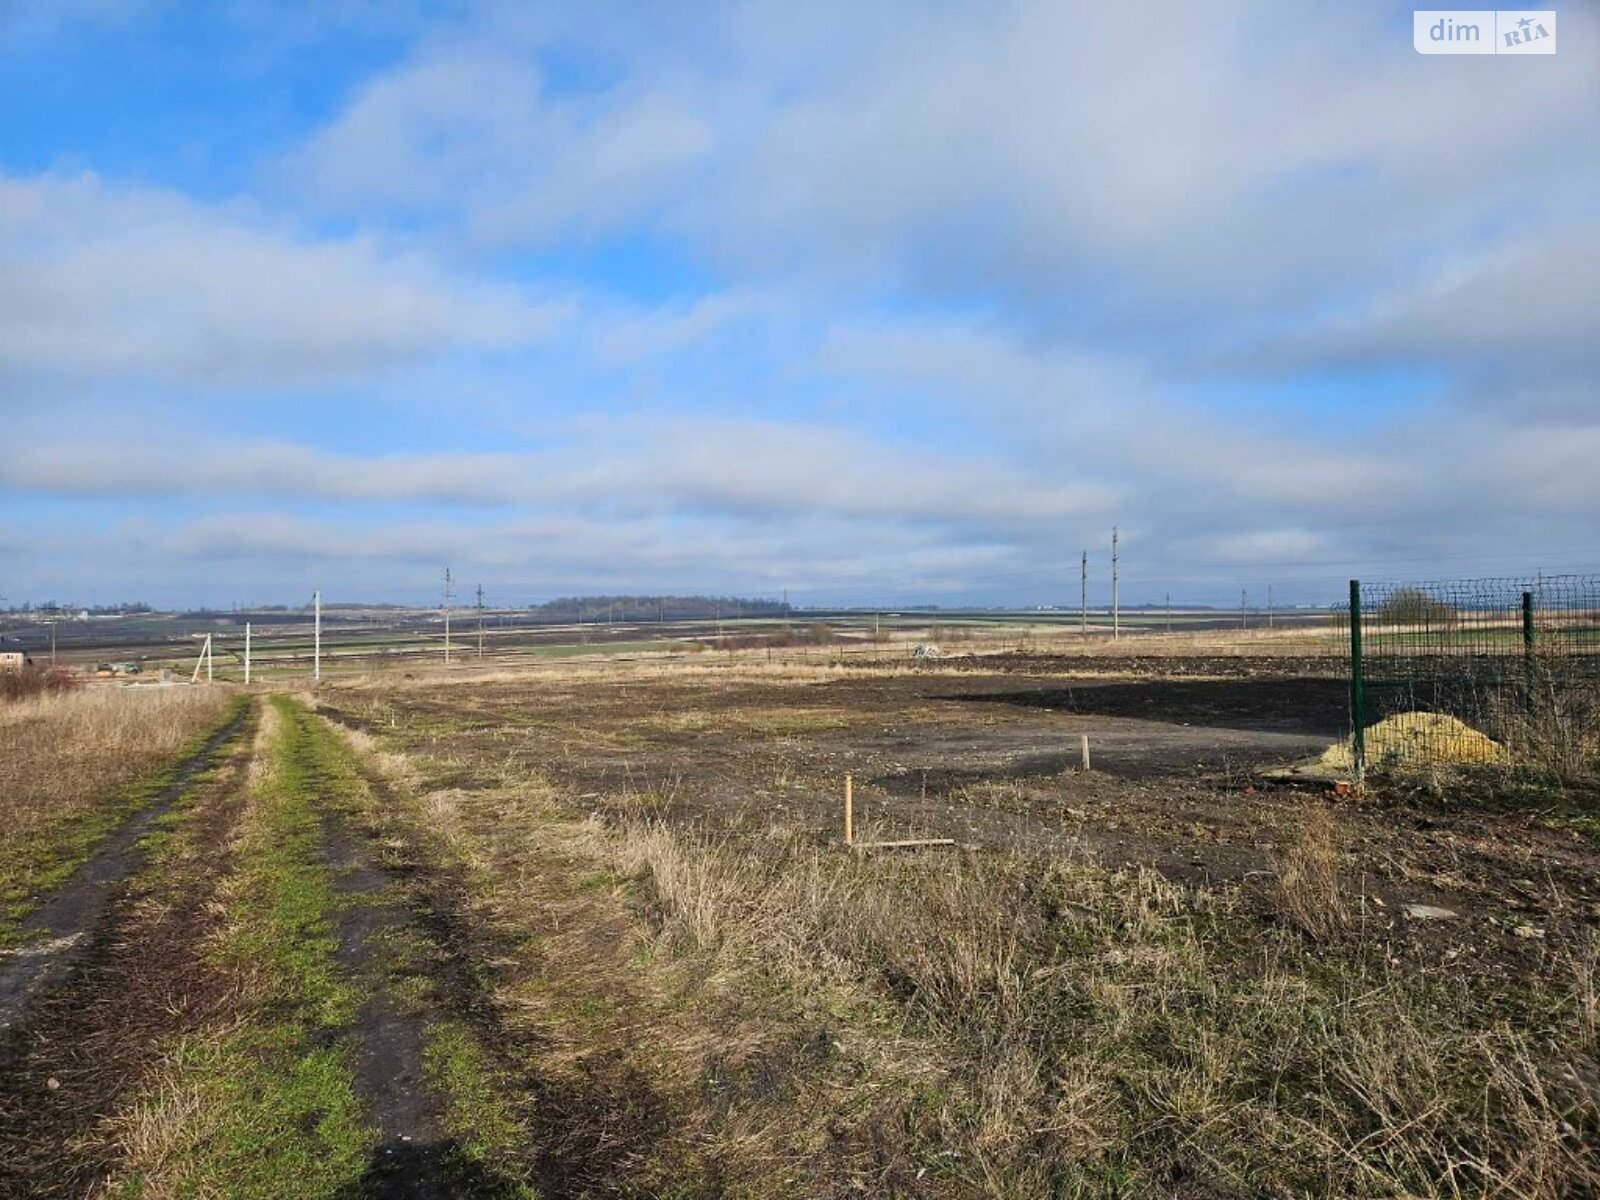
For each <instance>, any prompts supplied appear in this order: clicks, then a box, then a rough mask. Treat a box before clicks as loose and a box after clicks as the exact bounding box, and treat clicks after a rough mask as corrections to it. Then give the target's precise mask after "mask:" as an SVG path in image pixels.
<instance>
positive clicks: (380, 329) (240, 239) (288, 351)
mask: <svg viewBox="0 0 1600 1200" xmlns="http://www.w3.org/2000/svg"><path fill="white" fill-rule="evenodd" d="M567 308H568V306H567V305H566V304H564V303H557V302H550V301H542V302H541V301H534V300H530V299H529V298H527V297H526V296H524V295H522V294H521V293H519V292H518V291H516V290H514V289H512V288H510V287H507V286H504V285H500V284H496V283H492V282H487V281H483V280H472V281H468V280H463V279H459V278H454V277H452V276H450V275H449V274H447V273H446V272H444V271H442V270H441V269H440V268H439V267H437V266H436V265H435V264H433V263H432V262H430V261H429V260H428V259H427V258H425V257H423V256H421V255H417V254H410V253H400V252H395V251H392V250H389V249H388V248H386V247H385V246H384V245H383V244H382V243H380V242H378V241H377V240H375V239H373V238H370V237H364V236H352V237H343V238H317V237H310V236H305V235H301V234H297V233H295V232H293V231H291V230H286V229H283V228H281V227H278V226H276V225H274V224H272V223H269V222H265V221H262V220H259V219H256V218H253V217H252V216H251V215H249V214H247V213H244V212H242V211H235V210H233V209H215V208H206V207H203V206H200V205H197V204H194V203H193V202H191V201H188V200H186V199H185V198H183V197H181V196H179V195H177V194H175V193H171V192H166V191H161V190H158V189H151V188H136V187H115V186H109V185H107V184H105V183H103V182H102V181H101V180H100V179H98V178H97V177H95V176H93V175H77V176H72V177H63V176H57V175H43V176H36V177H32V178H24V179H18V178H6V177H3V176H0V368H10V369H12V370H41V371H49V372H60V373H63V374H70V375H79V376H85V375H87V376H103V377H111V378H117V379H128V378H145V379H156V380H164V381H169V382H183V383H191V384H211V385H223V386H235V385H246V386H271V385H279V384H288V385H294V384H302V383H311V382H325V381H328V380H335V379H341V378H346V377H349V376H352V375H360V374H365V373H370V372H373V371H379V370H386V369H390V368H392V367H394V366H395V365H397V364H401V363H406V362H413V361H417V360H420V359H425V358H427V357H430V356H432V355H436V354H440V353H444V352H446V351H450V350H456V349H466V350H477V351H489V352H494V351H506V350H513V349H516V348H518V347H521V346H525V345H528V344H530V343H533V342H537V341H540V340H543V339H544V338H546V337H548V336H549V334H550V333H551V332H552V331H553V330H554V329H555V328H556V326H557V325H558V324H559V323H560V321H561V320H562V319H563V318H564V317H565V315H566V312H567Z"/></svg>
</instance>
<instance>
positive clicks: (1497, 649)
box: [1338, 575, 1600, 778]
mask: <svg viewBox="0 0 1600 1200" xmlns="http://www.w3.org/2000/svg"><path fill="white" fill-rule="evenodd" d="M1353 605H1358V606H1359V613H1360V628H1359V637H1358V638H1355V637H1352V636H1351V633H1352V631H1351V607H1352V606H1353ZM1338 622H1339V632H1340V635H1341V638H1342V641H1343V643H1344V644H1345V645H1346V646H1347V647H1349V649H1350V655H1349V657H1348V659H1347V662H1348V663H1349V666H1350V671H1351V676H1352V684H1353V685H1354V684H1356V683H1357V682H1358V681H1359V684H1360V686H1359V687H1357V686H1352V689H1351V691H1352V701H1351V720H1352V749H1353V752H1354V754H1355V755H1356V757H1358V758H1359V759H1361V760H1363V762H1364V765H1365V766H1366V767H1379V768H1383V767H1408V766H1430V765H1447V764H1495V765H1503V766H1511V767H1521V768H1530V769H1534V770H1539V771H1545V772H1549V773H1552V774H1556V775H1559V776H1561V777H1564V778H1577V777H1584V776H1592V775H1595V774H1597V773H1600V576H1597V575H1562V576H1546V577H1536V578H1532V579H1515V578H1503V579H1466V580H1454V581H1449V582H1438V583H1366V582H1362V583H1360V584H1357V585H1352V599H1351V605H1345V606H1342V607H1341V609H1340V610H1339V613H1338Z"/></svg>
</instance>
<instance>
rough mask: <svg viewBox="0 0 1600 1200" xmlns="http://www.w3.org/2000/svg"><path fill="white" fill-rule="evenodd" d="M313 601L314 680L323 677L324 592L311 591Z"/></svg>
mask: <svg viewBox="0 0 1600 1200" xmlns="http://www.w3.org/2000/svg"><path fill="white" fill-rule="evenodd" d="M311 603H312V606H313V607H314V608H315V610H316V616H315V618H314V624H313V625H312V629H313V630H314V632H313V634H312V642H311V678H312V680H313V682H314V681H316V680H319V679H321V678H322V593H321V592H320V591H316V592H312V593H311Z"/></svg>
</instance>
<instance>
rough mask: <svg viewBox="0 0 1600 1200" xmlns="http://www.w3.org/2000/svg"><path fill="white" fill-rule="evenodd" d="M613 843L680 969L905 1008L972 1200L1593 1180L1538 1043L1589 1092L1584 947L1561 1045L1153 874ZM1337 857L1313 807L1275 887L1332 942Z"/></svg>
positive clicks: (1593, 1100)
mask: <svg viewBox="0 0 1600 1200" xmlns="http://www.w3.org/2000/svg"><path fill="white" fill-rule="evenodd" d="M607 836H608V838H609V844H610V846H611V847H612V852H613V853H614V855H615V856H616V861H617V863H618V865H619V867H621V868H623V869H627V870H631V871H634V872H637V873H639V874H640V875H641V876H642V877H643V878H645V879H646V880H647V881H648V883H649V886H650V887H651V889H652V890H653V892H654V894H655V896H656V898H657V909H658V912H659V913H660V920H661V936H662V937H663V938H664V939H666V940H667V941H668V943H669V944H671V945H674V946H675V947H677V949H678V950H679V952H680V953H683V954H686V955H690V956H700V957H708V958H710V959H712V960H713V961H716V962H718V963H719V965H720V967H721V969H722V970H724V971H725V972H730V973H737V972H738V971H740V970H743V971H746V972H750V971H756V970H765V971H770V972H773V973H775V974H777V975H778V976H779V977H781V978H782V979H784V980H785V981H786V982H787V984H788V986H790V987H792V988H796V989H799V990H801V991H802V992H805V991H816V990H819V989H820V990H825V991H827V992H829V993H830V994H832V995H834V996H836V997H837V996H840V995H845V996H856V997H858V1004H859V1005H860V1007H859V1008H858V1010H857V1017H858V1019H860V1015H861V1014H862V1013H866V1012H869V1011H871V1001H872V1000H873V999H874V998H876V999H877V1000H878V1001H879V1002H881V1001H882V1000H885V999H887V1000H891V1001H892V1002H893V1003H895V1004H896V1005H898V1006H899V1007H900V1008H901V1009H902V1011H903V1012H904V1014H905V1019H906V1021H907V1022H908V1024H907V1025H906V1026H905V1027H904V1028H905V1030H906V1031H907V1033H908V1034H910V1035H912V1036H910V1037H907V1038H905V1039H902V1041H901V1042H900V1044H899V1045H898V1046H897V1047H896V1049H897V1051H898V1052H899V1053H900V1054H915V1055H918V1056H925V1061H928V1062H932V1063H936V1064H938V1067H939V1074H940V1080H939V1083H938V1086H937V1087H935V1088H934V1089H933V1090H932V1092H931V1093H929V1094H930V1096H933V1097H937V1099H936V1100H933V1101H931V1102H929V1103H928V1104H927V1105H926V1106H925V1108H924V1109H923V1111H922V1112H921V1113H920V1114H919V1115H920V1121H918V1122H916V1123H914V1125H913V1128H914V1129H915V1131H916V1132H917V1133H918V1134H920V1135H922V1136H924V1137H927V1138H928V1139H929V1143H928V1144H929V1145H930V1146H934V1145H936V1146H939V1147H942V1148H943V1150H942V1151H941V1152H940V1153H947V1154H948V1155H949V1157H948V1158H946V1159H945V1160H944V1162H943V1163H942V1165H943V1166H944V1167H945V1168H946V1169H947V1170H948V1171H949V1174H950V1178H951V1179H952V1181H958V1182H959V1183H960V1184H961V1185H962V1186H963V1187H974V1188H976V1189H977V1190H978V1191H980V1192H981V1193H982V1194H987V1195H1018V1196H1020V1195H1041V1194H1067V1195H1071V1194H1082V1195H1101V1194H1107V1193H1117V1194H1121V1192H1122V1191H1123V1190H1126V1191H1127V1192H1128V1193H1129V1194H1155V1193H1156V1192H1161V1193H1162V1194H1167V1192H1168V1189H1172V1190H1175V1191H1177V1192H1180V1193H1182V1194H1190V1193H1197V1194H1241V1193H1242V1194H1253V1195H1262V1194H1267V1195H1276V1194H1291V1193H1292V1194H1297V1195H1299V1194H1320V1195H1339V1196H1345V1195H1394V1194H1407V1195H1413V1196H1457V1195H1462V1194H1474V1195H1477V1194H1499V1195H1521V1196H1551V1197H1554V1196H1558V1195H1569V1194H1573V1190H1574V1189H1578V1190H1581V1189H1583V1188H1585V1187H1595V1186H1600V1161H1597V1160H1596V1158H1595V1157H1594V1156H1593V1155H1592V1154H1591V1153H1590V1152H1589V1150H1588V1149H1587V1148H1586V1145H1585V1143H1584V1137H1585V1136H1586V1134H1585V1133H1584V1132H1583V1131H1585V1130H1587V1131H1591V1132H1592V1131H1593V1130H1594V1129H1595V1128H1596V1127H1597V1126H1596V1121H1597V1120H1600V1096H1596V1095H1594V1094H1592V1093H1588V1092H1586V1091H1585V1089H1584V1088H1583V1087H1582V1086H1572V1085H1569V1084H1565V1083H1563V1082H1562V1079H1563V1076H1562V1075H1561V1073H1560V1072H1559V1071H1552V1070H1551V1049H1550V1048H1551V1037H1552V1033H1558V1034H1561V1035H1565V1038H1564V1040H1563V1042H1562V1043H1561V1044H1562V1045H1563V1049H1562V1050H1561V1051H1560V1052H1559V1054H1558V1056H1557V1057H1558V1059H1560V1060H1561V1061H1563V1062H1570V1063H1573V1064H1576V1070H1577V1073H1578V1075H1581V1076H1583V1077H1586V1078H1591V1079H1592V1078H1594V1071H1595V1064H1594V1061H1593V1043H1592V1036H1591V1037H1590V1040H1589V1041H1588V1042H1587V1044H1586V1045H1584V1044H1582V1043H1579V1044H1574V1041H1573V1040H1572V1039H1571V1037H1570V1034H1571V1032H1572V1031H1573V1030H1577V1031H1579V1032H1580V1034H1581V1033H1582V1031H1583V1030H1585V1029H1588V1028H1590V1027H1591V1026H1592V1022H1593V995H1594V963H1593V961H1592V955H1591V956H1590V958H1589V959H1582V960H1574V961H1573V963H1572V964H1571V968H1572V970H1573V971H1574V973H1575V978H1576V979H1577V981H1578V983H1577V986H1576V987H1574V988H1573V989H1572V990H1571V991H1570V992H1564V991H1560V990H1558V989H1556V988H1554V986H1553V987H1552V991H1551V992H1550V994H1549V995H1548V996H1546V997H1545V998H1543V999H1542V1000H1541V1002H1540V1003H1549V1004H1552V1005H1555V1006H1557V1007H1558V1009H1559V1011H1560V1013H1561V1014H1562V1015H1561V1017H1560V1021H1559V1022H1558V1024H1557V1026H1556V1027H1555V1028H1554V1029H1541V1028H1532V1027H1528V1028H1517V1027H1514V1026H1512V1025H1510V1024H1508V1023H1505V1022H1503V1021H1496V1020H1493V1019H1490V1018H1485V1017H1484V1016H1483V1014H1481V1013H1480V1012H1478V1011H1476V1008H1475V1005H1474V1003H1473V1001H1472V999H1471V998H1470V997H1468V996H1466V995H1463V994H1459V993H1457V994H1454V995H1451V996H1447V997H1440V996H1438V995H1436V994H1434V992H1433V991H1432V989H1430V988H1428V987H1427V986H1426V984H1425V983H1424V982H1423V981H1422V980H1419V979H1416V978H1414V977H1408V976H1407V975H1406V974H1405V973H1403V972H1394V973H1390V972H1388V971H1386V970H1383V969H1381V968H1380V969H1379V973H1378V974H1376V975H1374V974H1372V973H1371V971H1372V969H1373V964H1371V963H1357V962H1350V963H1348V964H1345V963H1341V962H1339V961H1338V960H1329V959H1327V958H1326V957H1325V953H1324V952H1323V951H1320V950H1312V949H1310V948H1308V947H1306V946H1305V945H1304V944H1302V943H1299V942H1297V941H1295V940H1287V941H1285V940H1281V939H1276V938H1274V937H1272V935H1271V934H1270V933H1269V932H1267V931H1264V930H1262V929H1261V927H1260V926H1259V925H1258V924H1256V923H1255V922H1254V920H1253V919H1252V918H1249V917H1248V916H1246V915H1245V914H1244V913H1242V912H1241V911H1239V909H1238V908H1237V903H1236V901H1237V897H1236V896H1233V895H1230V894H1228V893H1225V892H1224V893H1212V892H1208V891H1202V890H1192V889H1186V888H1181V887H1177V886H1175V885H1173V884H1171V883H1168V882H1167V881H1165V880H1163V879H1162V878H1161V877H1159V876H1157V875H1154V874H1152V873H1149V872H1138V873H1127V872H1114V871H1106V870H1102V869H1101V868H1099V867H1097V866H1095V865H1094V864H1092V863H1088V862H1075V863H1069V862H1061V861H1046V860H1034V859H1030V858H1027V857H1026V856H1022V855H996V856H982V857H974V858H970V859H967V860H964V861H960V862H958V863H954V864H952V863H950V862H949V861H948V860H946V859H939V860H937V861H930V862H919V861H917V860H914V859H908V858H883V859H878V860H863V859H860V858H858V857H853V856H851V857H845V856H840V855H836V854H832V853H829V852H827V851H823V850H819V849H818V848H817V847H816V846H815V845H807V844H806V843H804V842H803V841H799V840H797V841H792V842H788V843H785V842H784V841H783V840H782V839H768V840H767V842H766V852H765V853H760V852H756V851H754V849H753V848H752V847H751V846H748V845H744V846H739V847H734V846H732V845H730V844H729V843H727V842H726V841H722V840H699V839H696V838H694V837H693V836H685V835H684V834H683V833H681V832H679V831H674V830H671V829H668V828H667V827H665V826H662V825H659V824H652V825H637V824H634V825H624V826H621V827H619V828H617V829H615V830H612V831H609V833H608V835H607ZM1332 861H1333V852H1332V833H1331V823H1330V822H1329V821H1328V820H1327V817H1326V814H1325V813H1323V814H1321V815H1320V816H1313V817H1311V819H1310V820H1309V821H1308V822H1307V825H1306V831H1305V833H1304V835H1303V837H1302V845H1300V846H1297V847H1296V848H1295V849H1294V850H1293V851H1292V852H1291V855H1290V860H1289V863H1288V864H1287V866H1286V871H1285V876H1286V885H1285V898H1286V902H1287V903H1290V904H1292V905H1293V906H1294V911H1295V914H1296V919H1297V920H1298V921H1300V922H1302V923H1304V924H1306V925H1307V926H1309V927H1312V928H1314V929H1315V930H1316V931H1317V932H1318V934H1319V936H1325V935H1326V933H1327V932H1329V931H1331V930H1332V929H1333V928H1336V927H1337V926H1338V925H1341V924H1342V923H1343V920H1344V917H1343V907H1342V904H1341V902H1340V900H1339V897H1338V893H1337V888H1336V885H1335V884H1334V882H1333V875H1332ZM1290 880H1292V881H1290ZM1291 896H1292V897H1293V899H1292V900H1290V899H1289V897H1291ZM896 1065H897V1066H898V1067H900V1068H902V1069H906V1068H909V1067H910V1065H911V1064H908V1063H904V1062H902V1063H899V1064H890V1066H891V1067H894V1066H896ZM908 1073H909V1072H908ZM888 1074H889V1075H891V1076H892V1075H893V1074H894V1072H893V1070H890V1071H888ZM900 1119H902V1120H903V1119H904V1114H901V1115H900ZM907 1152H908V1154H909V1155H911V1156H912V1157H913V1161H915V1157H916V1155H917V1151H916V1150H915V1149H908V1151H907ZM952 1160H953V1161H952ZM935 1161H938V1159H937V1157H936V1158H935ZM907 1165H908V1167H909V1166H910V1165H911V1164H909V1163H908V1164H907ZM927 1165H928V1161H927V1159H926V1158H924V1159H923V1160H922V1162H921V1163H920V1166H923V1167H925V1166H927ZM1178 1181H1182V1186H1175V1185H1177V1184H1178Z"/></svg>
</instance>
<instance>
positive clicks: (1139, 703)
mask: <svg viewBox="0 0 1600 1200" xmlns="http://www.w3.org/2000/svg"><path fill="white" fill-rule="evenodd" d="M951 698H952V699H960V700H966V701H971V702H977V703H991V704H1018V705H1022V706H1024V707H1028V708H1043V709H1048V710H1050V711H1052V712H1068V713H1076V714H1081V715H1085V716H1101V717H1129V718H1134V719H1137V720H1142V721H1161V722H1166V723H1169V724H1174V725H1190V726H1207V727H1212V728H1219V729H1237V730H1259V731H1271V732H1282V733H1300V734H1306V735H1310V736H1313V737H1322V738H1337V737H1340V736H1343V735H1344V734H1345V733H1346V732H1347V731H1348V728H1349V712H1350V708H1349V701H1350V696H1349V691H1348V689H1347V687H1346V685H1345V684H1344V683H1343V682H1342V681H1340V680H1337V679H1303V678H1302V679H1251V680H1235V679H1185V680H1140V681H1138V682H1132V683H1108V682H1085V683H1082V684H1077V685H1074V686H1069V687H1059V686H1057V687H1042V688H1037V689H1030V690H1027V691H1003V692H991V693H986V694H980V695H973V694H970V693H969V694H965V695H961V696H957V697H951Z"/></svg>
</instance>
